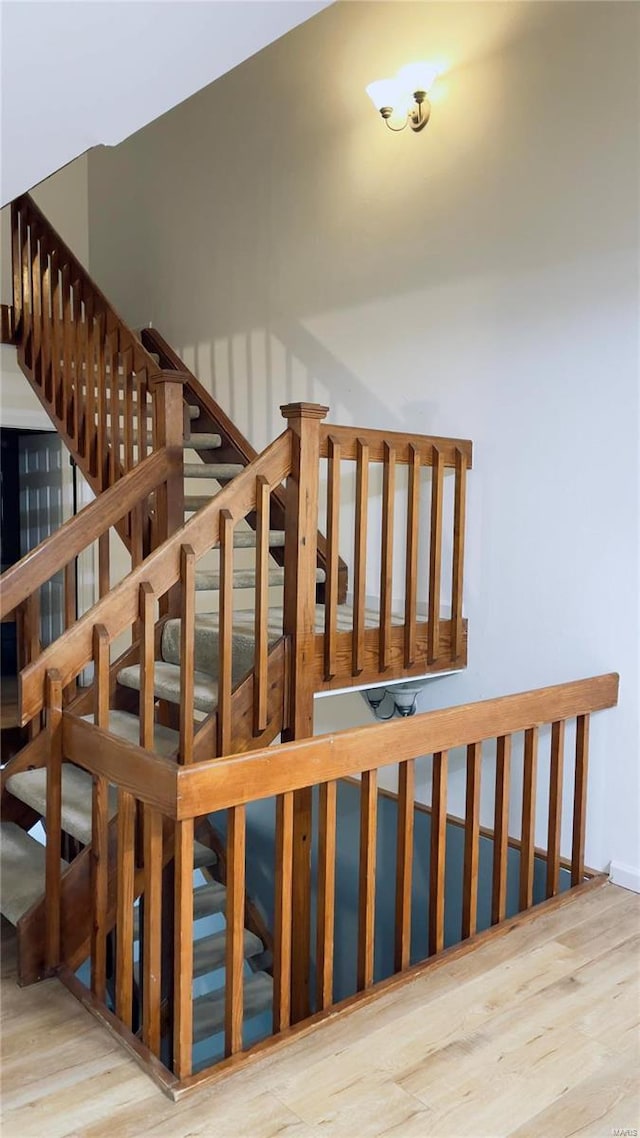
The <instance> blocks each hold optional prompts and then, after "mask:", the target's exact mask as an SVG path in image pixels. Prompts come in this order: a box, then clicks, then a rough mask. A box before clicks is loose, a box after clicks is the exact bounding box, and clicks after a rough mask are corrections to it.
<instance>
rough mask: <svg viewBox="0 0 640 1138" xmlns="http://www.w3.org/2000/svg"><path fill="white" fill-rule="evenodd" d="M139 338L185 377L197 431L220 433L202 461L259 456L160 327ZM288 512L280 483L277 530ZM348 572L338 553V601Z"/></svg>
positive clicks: (278, 557) (323, 554)
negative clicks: (195, 411) (219, 442)
mask: <svg viewBox="0 0 640 1138" xmlns="http://www.w3.org/2000/svg"><path fill="white" fill-rule="evenodd" d="M140 340H141V342H142V343H143V344H144V346H145V348H147V350H148V351H149V352H151V353H152V354H153V355H154V356H157V358H158V360H159V361H160V366H161V367H162V368H163V369H164V371H165V373H167V374H169V373H171V372H172V371H173V372H178V373H179V374H180V375H184V376H185V377H186V380H185V401H186V402H187V403H188V404H189V405H190V406H191V407H197V409H198V417H197V420H196V423H197V426H196V428H195V429H196V432H197V431H204V432H215V433H217V434H219V435H220V437H221V440H222V447H221V448H220V449H218V450H217V451H215V452H206V451H204V452H202V455H201V457H202V458H203V460H204V461H205V462H240V463H243V464H245V465H246V464H247V463H249V462H253V460H254V459H255V458H256V457H257V451H256V450H255V449H254V448H253V447H252V445H251V443H250V442H249V441H248V439H246V438H245V437H244V435H243V434H242V432H241V431H240V430H239V429H238V427H237V426H236V424H235V423H234V422H233V421H232V420H231V419H230V418H229V416H228V415H227V414H226V412H225V411H224V410H223V408H222V407H221V406H220V404H219V403H217V402H216V400H215V399H214V398H213V396H212V395H211V394H210V392H209V391H207V389H206V388H205V387H204V386H203V385H202V384H201V383H200V381H199V380H198V379H197V378H196V376H195V375H194V374H193V372H191V371H190V370H189V369H188V368H187V366H186V364H185V363H184V361H183V360H182V359H181V358H180V356H179V355H178V354H177V352H175V351H174V350H173V348H172V347H171V345H170V344H168V343H167V341H166V340H165V339H164V337H163V336H162V335H161V333H160V332H159V331H158V329H157V328H143V329H142V330H141V332H140ZM285 513H286V493H285V490H284V487H282V486H278V487H276V488H275V490H274V491H273V494H272V496H271V524H272V526H273V527H274V528H275V529H280V528H282V527H283V526H284V523H285ZM248 521H249V524H250V525H251V526H252V527H254V528H255V517H253V516H252V515H249V517H248ZM316 540H317V548H318V561H317V564H318V567H319V568H320V569H324V570H326V568H327V542H326V538H325V537H324V534H322V533H321V532H319V533H318V535H317V539H316ZM272 556H273V557H274V560H275V561H276V563H277V564H278V565H284V554H283V551H282V550H279V549H275V550H273V552H272ZM347 574H348V570H347V565H346V562H345V561H344V560H343V559H342V557H341V556H340V554H339V553H338V554H337V559H336V562H335V565H334V570H333V577H334V587H335V590H336V596H337V601H338V604H344V602H345V601H346V598H347ZM316 592H317V596H318V599H319V600H324V598H325V585H324V583H319V584H318V587H317V590H316Z"/></svg>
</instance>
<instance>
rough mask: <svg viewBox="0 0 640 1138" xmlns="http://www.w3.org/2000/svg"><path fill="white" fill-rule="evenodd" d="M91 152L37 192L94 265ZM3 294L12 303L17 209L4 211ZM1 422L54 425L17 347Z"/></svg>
mask: <svg viewBox="0 0 640 1138" xmlns="http://www.w3.org/2000/svg"><path fill="white" fill-rule="evenodd" d="M88 192H89V187H88V162H87V157H86V155H83V156H82V157H81V158H77V159H76V161H75V162H72V163H71V164H70V165H69V166H65V167H64V168H63V169H62V170H59V171H58V173H57V174H53V175H52V177H51V178H47V180H46V181H44V182H41V183H40V185H39V186H36V187H35V189H34V190H32V196H33V198H34V199H35V201H36V202H37V204H38V205H39V206H40V208H41V209H42V210H43V212H44V213H45V214H46V216H47V217H48V218H49V220H50V221H51V223H52V225H53V226H54V227H55V228H56V229H57V230H58V232H59V233H60V235H61V237H62V238H63V239H64V240H65V241H66V242H67V244H68V245H69V246H70V247H71V249H72V250H73V252H74V253H75V255H76V257H78V259H79V260H80V261H81V262H82V264H83V265H85V266H87V267H88V264H89V198H88ZM0 253H1V260H2V277H1V296H2V303H3V304H11V301H12V285H11V207H10V206H6V207H5V209H3V210H2V211H0ZM0 353H1V354H0V375H1V383H0V424H1V425H2V426H5V427H35V428H44V429H47V428H48V427H49V426H50V425H51V423H50V420H49V417H48V415H47V413H46V411H44V410H43V408H42V407H41V405H40V402H39V400H38V398H37V396H36V395H35V394H34V393H33V391H32V390H31V388H30V387H29V384H28V382H27V380H26V379H25V377H24V375H23V374H22V372H21V371H20V369H19V367H18V364H17V361H16V353H15V349H14V348H10V347H8V346H7V345H6V344H3V345H1V346H0Z"/></svg>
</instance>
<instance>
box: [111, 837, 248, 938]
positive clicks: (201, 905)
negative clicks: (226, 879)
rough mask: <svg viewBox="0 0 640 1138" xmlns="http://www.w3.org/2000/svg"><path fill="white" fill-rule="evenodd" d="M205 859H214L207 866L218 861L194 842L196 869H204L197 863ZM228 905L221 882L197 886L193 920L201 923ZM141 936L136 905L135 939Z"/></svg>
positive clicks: (205, 848) (198, 843) (208, 851)
mask: <svg viewBox="0 0 640 1138" xmlns="http://www.w3.org/2000/svg"><path fill="white" fill-rule="evenodd" d="M205 851H206V853H205ZM205 857H208V858H209V859H213V860H209V861H208V862H206V864H207V865H214V864H215V862H216V861H217V858H216V855H215V854H214V852H213V850H210V849H209V847H208V846H205V845H202V843H201V842H194V844H193V864H194V869H202V868H204V866H203V865H198V864H197V862H198V861H199V860H200V859H203V860H204V858H205ZM226 904H227V890H226V889H225V887H224V885H221V884H220V882H219V881H207V883H206V885H197V886H196V888H195V889H194V891H193V919H194V921H201V920H203V918H204V917H213V916H215V914H216V913H224V911H225V907H226ZM139 936H140V909H139V908H138V906H137V905H136V907H135V909H134V911H133V939H134V940H137V939H138V937H139Z"/></svg>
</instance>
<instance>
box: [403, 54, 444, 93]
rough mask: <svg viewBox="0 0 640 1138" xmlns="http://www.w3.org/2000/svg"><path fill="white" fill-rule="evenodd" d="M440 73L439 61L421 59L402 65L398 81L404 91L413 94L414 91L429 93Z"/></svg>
mask: <svg viewBox="0 0 640 1138" xmlns="http://www.w3.org/2000/svg"><path fill="white" fill-rule="evenodd" d="M439 73H440V68H439V67H438V64H437V63H426V62H425V61H424V60H421V61H420V62H419V63H407V64H406V66H405V67H401V68H400V71H399V72H398V75H397V77H396V82H397V84H398V87H399V88H400V89H401V90H402V91H408V92H409V93H410V94H411V95H413V93H414V91H426V92H427V93H428V92H429V90H430V89H431V87H433V84H434V82H435V80H436V79H437V78H438V75H439Z"/></svg>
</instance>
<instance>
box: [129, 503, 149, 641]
mask: <svg viewBox="0 0 640 1138" xmlns="http://www.w3.org/2000/svg"><path fill="white" fill-rule="evenodd" d="M144 516H145V515H144V509H143V503H142V502H136V504H135V506H134V507H133V509H132V510H131V513H130V514H129V517H130V519H131V568H132V569H135V568H136V566H137V565H139V564H140V562H141V561H142V560H143V559H144ZM134 629H135V625H134Z"/></svg>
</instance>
